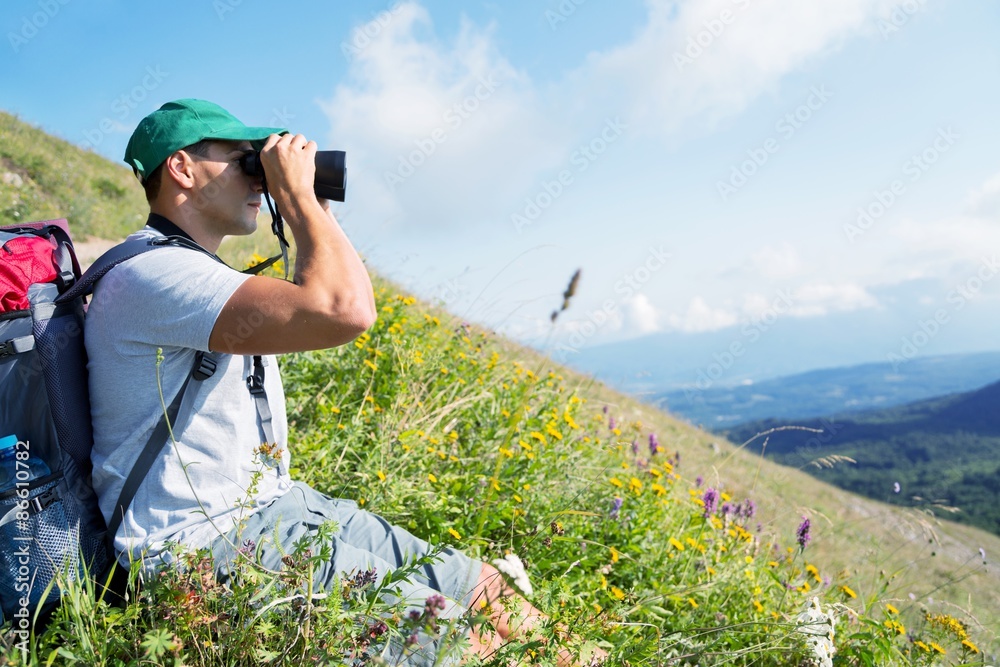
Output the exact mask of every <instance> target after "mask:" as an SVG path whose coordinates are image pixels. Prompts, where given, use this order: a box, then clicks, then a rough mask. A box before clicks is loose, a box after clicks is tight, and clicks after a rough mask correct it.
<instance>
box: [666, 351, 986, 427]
mask: <svg viewBox="0 0 1000 667" xmlns="http://www.w3.org/2000/svg"><path fill="white" fill-rule="evenodd" d="M997 378H1000V352H982V353H979V354H951V355H943V356H937V357H917V358H915V359H911V360H910V361H908V362H907V363H906V364H901V365H899V367H893V364H891V363H888V362H884V363H873V364H862V365H859V366H848V367H842V368H825V369H820V370H815V371H809V372H808V373H801V374H799V375H791V376H786V377H780V378H776V379H773V380H765V381H763V382H755V383H752V384H744V385H738V386H735V387H709V388H707V389H705V390H699V389H697V388H691V389H684V390H680V389H676V390H672V391H668V392H663V393H658V394H654V395H653V397H652V399H651V402H653V403H656V404H658V405H661V406H662V407H663V408H664V409H666V410H668V411H670V412H672V413H674V414H677V415H679V416H681V417H684V418H685V419H687V420H688V421H690V422H691V423H692V424H700V425H703V426H705V427H706V428H709V429H712V430H720V429H725V428H730V427H734V426H736V425H737V424H740V423H744V422H751V421H757V420H761V419H768V418H774V419H804V418H809V417H822V416H825V415H832V414H840V415H843V414H845V413H847V412H852V411H860V410H872V409H876V408H888V407H892V406H895V405H902V404H904V403H912V402H913V401H919V400H922V399H927V398H932V397H935V396H944V395H946V394H954V393H957V392H962V391H969V390H972V389H975V388H977V387H981V386H983V385H985V384H987V383H989V382H992V381H994V380H996V379H997Z"/></svg>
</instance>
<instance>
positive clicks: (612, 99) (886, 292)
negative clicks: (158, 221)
mask: <svg viewBox="0 0 1000 667" xmlns="http://www.w3.org/2000/svg"><path fill="white" fill-rule="evenodd" d="M2 27H3V32H4V41H5V44H3V45H2V46H0V108H4V109H6V110H8V111H11V112H14V113H16V114H18V115H19V116H20V117H21V118H22V119H23V120H25V121H28V122H31V123H32V124H35V125H38V126H40V127H42V128H43V129H45V130H47V131H49V132H51V133H53V134H56V135H58V136H61V137H63V138H65V139H67V140H69V141H71V142H73V143H74V144H77V145H80V146H84V147H87V148H90V149H91V150H94V151H96V152H97V153H99V154H101V155H104V156H106V157H108V158H109V159H112V160H114V161H120V160H121V156H122V153H123V151H124V147H125V144H126V142H127V140H128V137H129V135H130V133H131V131H132V130H133V129H134V127H135V125H136V124H137V123H138V121H139V120H140V119H141V118H142V117H143V116H144V115H145V114H147V113H149V112H151V111H153V110H155V109H156V108H157V107H158V106H160V105H161V104H163V103H164V102H167V101H169V100H172V99H178V98H184V97H200V98H205V99H210V100H212V101H215V102H217V103H219V104H221V105H222V106H224V107H226V108H227V109H229V110H230V111H231V112H233V113H234V114H235V115H237V117H239V118H241V119H242V120H243V121H244V122H246V123H247V124H248V125H277V126H282V127H287V128H288V129H290V130H292V131H294V132H300V133H302V134H305V135H306V136H307V137H309V138H311V139H315V140H316V141H317V142H318V143H319V144H320V148H325V149H341V150H346V151H347V163H348V174H349V178H348V190H347V201H346V202H345V203H343V204H339V205H336V206H335V208H334V211H335V213H336V215H337V217H338V219H339V220H340V222H341V224H342V225H343V227H344V228H345V230H346V231H347V233H348V235H349V237H350V238H351V239H352V241H353V242H354V244H355V246H356V247H357V248H358V249H359V251H360V252H361V253H362V254H363V255H364V256H365V257H366V259H367V261H368V262H369V264H370V265H371V266H372V267H373V268H374V269H375V270H376V271H378V272H379V273H380V274H381V275H383V276H386V277H389V278H391V279H393V280H395V281H397V282H398V283H399V284H401V285H402V286H403V287H404V288H406V289H407V290H410V291H412V292H414V293H416V294H418V295H419V296H421V297H424V298H427V299H430V300H432V301H435V302H438V303H441V304H443V305H444V306H445V307H447V308H448V309H449V310H450V311H452V312H453V313H455V314H457V315H459V316H461V317H463V318H465V319H467V320H470V321H475V322H478V323H480V324H484V325H486V326H489V327H492V328H494V329H497V330H498V331H500V332H502V333H505V334H508V335H510V336H512V337H514V338H516V339H519V340H522V341H525V342H528V343H531V344H535V345H537V346H540V347H541V346H545V345H552V344H553V341H556V342H558V341H562V342H563V343H564V344H566V342H567V341H571V344H572V347H573V349H582V348H587V347H593V346H597V345H601V344H603V343H608V342H614V341H622V340H628V339H632V338H636V337H639V336H643V335H647V334H653V333H663V332H667V333H669V332H683V333H694V334H697V333H706V334H708V333H712V332H718V331H720V330H725V329H727V328H739V327H741V326H743V327H745V326H746V325H747V323H748V322H754V321H758V320H759V319H760V318H769V317H782V318H802V319H806V318H814V319H815V320H816V321H821V320H822V318H836V317H837V316H841V315H843V314H844V313H866V312H870V313H872V314H873V316H874V315H876V314H878V313H884V312H885V311H887V310H889V311H891V310H892V309H894V308H898V307H900V305H899V304H900V303H902V302H903V301H905V302H906V304H907V310H906V312H907V313H916V315H914V316H912V319H913V326H912V332H911V333H912V335H911V336H910V338H911V339H913V340H911V341H910V342H911V343H913V344H914V346H915V348H919V347H921V346H920V345H919V343H920V342H921V340H922V339H921V338H920V335H919V332H920V331H925V332H926V330H927V327H926V325H927V323H928V322H930V321H931V320H934V319H935V318H938V317H939V316H940V315H942V313H943V314H944V316H945V320H946V323H939V324H941V326H938V327H937V328H936V329H935V330H934V333H933V335H931V334H926V333H925V335H924V336H923V338H933V337H940V338H941V340H944V339H945V338H946V337H947V338H948V339H949V340H954V341H955V344H954V345H952V346H951V347H952V348H954V349H962V340H963V338H962V335H963V326H964V325H962V324H958V325H955V324H953V322H955V321H961V318H960V317H958V311H959V310H963V311H965V312H977V313H979V314H980V316H981V317H980V318H979V319H978V320H973V319H968V322H972V321H976V322H979V323H981V322H984V321H992V322H996V318H995V316H994V315H993V313H995V312H996V307H997V305H998V304H1000V280H996V281H993V280H992V279H993V278H994V277H995V275H996V274H997V273H1000V265H998V264H997V257H996V255H997V253H998V251H1000V220H998V218H1000V150H998V149H1000V124H998V123H997V117H998V115H1000V114H998V112H1000V85H997V84H998V78H1000V41H998V40H997V39H996V35H997V33H998V28H1000V5H998V4H997V3H996V2H991V1H989V0H963V1H962V2H959V1H958V0H905V1H894V0H829V1H828V2H823V3H819V2H802V0H698V1H697V2H667V1H664V0H647V1H646V2H635V1H628V0H626V1H622V2H617V3H608V2H598V1H597V0H541V1H538V0H536V1H535V2H526V1H520V0H514V1H511V2H505V3H498V2H465V3H458V2H445V1H432V0H426V1H422V2H353V3H345V2H318V1H316V2H310V1H307V0H289V1H286V2H283V3H280V4H279V3H266V2H263V0H201V1H198V2H195V1H194V0H177V1H176V2H172V3H138V2H126V1H124V0H91V1H88V2H84V1H83V0H8V1H7V2H5V3H4V11H3V15H2ZM137 187H138V186H137ZM577 269H580V270H581V278H580V281H579V284H578V288H577V291H576V294H575V295H574V296H573V297H572V299H571V300H570V303H569V308H568V309H567V310H566V311H565V312H563V313H560V315H559V318H558V319H557V320H556V322H555V324H553V323H552V322H551V319H550V314H551V313H552V311H553V310H555V309H558V308H559V307H560V306H561V305H562V304H563V295H562V293H563V291H564V290H565V289H566V286H567V283H568V282H569V279H570V276H571V275H572V274H573V273H574V272H575V271H576V270H577ZM962 316H963V317H965V315H964V314H963V315H962ZM907 317H911V315H907ZM990 318H992V319H990ZM832 321H834V319H831V322H832ZM838 321H840V320H838ZM970 326H971V325H970ZM976 326H981V324H977V325H976ZM914 335H915V336H916V338H914ZM896 338H899V337H898V336H897V337H896ZM979 340H981V336H980V338H979ZM939 342H940V341H939ZM905 344H906V340H902V341H899V345H898V346H899V347H900V349H902V347H904V346H905ZM886 345H888V348H887V347H886ZM968 345H972V344H971V343H969V344H968ZM895 346H897V342H890V343H883V344H881V347H878V346H873V348H872V349H873V354H872V355H870V356H872V357H873V358H877V357H878V356H879V355H882V356H885V355H884V354H883V352H884V351H885V350H886V349H888V350H889V352H891V351H892V349H893V347H895ZM945 347H946V348H947V346H945ZM935 349H937V348H935ZM947 349H951V348H947ZM876 352H877V353H876Z"/></svg>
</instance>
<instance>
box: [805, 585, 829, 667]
mask: <svg viewBox="0 0 1000 667" xmlns="http://www.w3.org/2000/svg"><path fill="white" fill-rule="evenodd" d="M796 622H797V624H798V627H797V628H796V630H797V631H798V632H801V633H802V634H804V635H806V643H807V644H808V646H809V648H810V649H811V650H812V652H813V655H814V656H815V658H816V661H815V664H817V665H818V666H819V667H832V665H833V654H834V652H835V650H836V649H835V648H834V644H833V637H834V629H833V628H834V621H833V617H832V616H831V615H830V614H829V613H827V612H825V611H824V610H823V607H822V606H820V603H819V598H818V597H813V598H811V599H810V601H809V602H808V603H807V606H806V608H805V609H804V610H803V611H802V612H801V613H800V614H799V615H798V616H797V617H796Z"/></svg>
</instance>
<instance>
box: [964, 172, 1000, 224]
mask: <svg viewBox="0 0 1000 667" xmlns="http://www.w3.org/2000/svg"><path fill="white" fill-rule="evenodd" d="M967 207H968V209H969V212H970V213H972V214H973V215H978V216H983V217H986V218H991V219H992V220H994V221H1000V173H998V174H995V175H994V176H993V177H992V178H990V179H989V180H987V181H986V182H985V183H983V185H982V186H980V187H978V188H976V189H975V190H974V191H973V192H972V193H971V194H970V195H969V198H968V201H967Z"/></svg>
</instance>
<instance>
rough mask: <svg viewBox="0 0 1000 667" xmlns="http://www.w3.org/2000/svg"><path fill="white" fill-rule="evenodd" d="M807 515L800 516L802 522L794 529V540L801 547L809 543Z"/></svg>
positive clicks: (810, 537)
mask: <svg viewBox="0 0 1000 667" xmlns="http://www.w3.org/2000/svg"><path fill="white" fill-rule="evenodd" d="M809 526H810V523H809V517H805V516H804V517H802V523H800V524H799V528H798V530H796V531H795V540H796V541H797V542H798V543H799V546H800V547H801V548H803V549H805V548H806V545H807V544H809V540H811V539H812V536H811V535H810V534H809Z"/></svg>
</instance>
